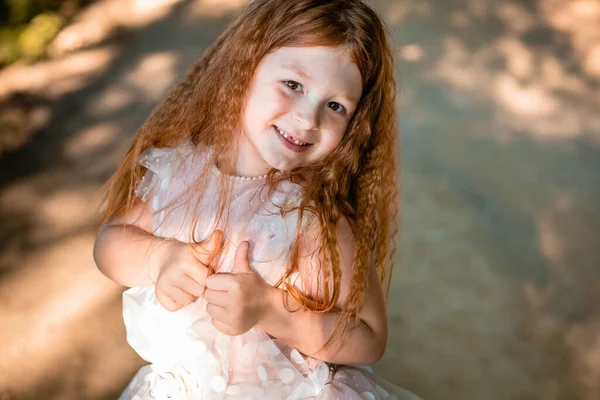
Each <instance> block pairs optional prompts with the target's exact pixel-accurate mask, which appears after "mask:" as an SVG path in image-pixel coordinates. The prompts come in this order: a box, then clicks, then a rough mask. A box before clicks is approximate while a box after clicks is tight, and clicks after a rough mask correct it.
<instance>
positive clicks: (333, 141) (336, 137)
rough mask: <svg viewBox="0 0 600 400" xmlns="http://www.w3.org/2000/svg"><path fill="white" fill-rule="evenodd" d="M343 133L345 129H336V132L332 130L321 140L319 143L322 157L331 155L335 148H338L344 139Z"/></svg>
mask: <svg viewBox="0 0 600 400" xmlns="http://www.w3.org/2000/svg"><path fill="white" fill-rule="evenodd" d="M344 133H345V129H341V128H338V129H337V130H334V131H333V132H331V133H330V134H329V135H326V136H325V137H324V138H323V140H322V141H321V150H322V156H323V157H324V156H326V155H328V154H330V153H332V152H333V151H334V150H335V149H336V147H338V146H339V144H340V143H341V141H342V138H343V137H344Z"/></svg>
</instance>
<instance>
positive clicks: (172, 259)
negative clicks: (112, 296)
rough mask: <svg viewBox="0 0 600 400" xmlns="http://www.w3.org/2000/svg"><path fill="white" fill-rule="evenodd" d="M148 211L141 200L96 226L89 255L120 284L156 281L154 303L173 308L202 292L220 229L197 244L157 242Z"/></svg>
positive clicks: (138, 284) (216, 246) (218, 242)
mask: <svg viewBox="0 0 600 400" xmlns="http://www.w3.org/2000/svg"><path fill="white" fill-rule="evenodd" d="M152 215H153V211H152V210H150V209H149V207H148V205H147V203H146V202H141V201H139V202H138V204H137V205H136V206H135V207H134V208H133V209H132V210H131V211H130V212H128V213H127V214H125V215H123V216H121V217H119V218H117V219H114V220H112V221H110V222H108V223H106V224H104V225H102V227H101V228H100V230H99V232H98V235H97V237H96V242H95V243H94V259H95V261H96V264H97V266H98V269H99V270H100V271H101V272H102V273H103V274H104V275H106V276H107V277H108V278H110V279H112V280H113V281H115V282H117V283H120V284H121V285H124V286H129V287H132V286H152V285H156V287H155V292H156V298H157V300H158V301H159V302H160V304H162V306H163V307H164V308H165V309H167V310H169V311H177V310H178V309H180V308H181V307H183V306H185V305H187V304H190V303H192V302H194V301H196V300H197V299H198V297H200V296H201V295H202V294H203V293H204V287H205V284H206V277H207V275H208V265H209V264H210V260H211V259H212V257H213V254H214V253H215V252H217V251H218V249H219V247H220V246H221V242H222V232H220V231H215V232H214V233H213V234H212V236H211V237H210V238H209V240H208V241H206V242H203V243H202V244H198V245H191V244H188V243H183V242H180V241H178V240H168V241H164V242H162V243H159V242H158V240H160V238H156V237H155V236H154V235H152V234H151V233H150V232H151V231H152ZM152 246H154V247H153V248H152ZM151 248H152V254H151V257H150V255H149V254H148V252H149V251H150V249H151Z"/></svg>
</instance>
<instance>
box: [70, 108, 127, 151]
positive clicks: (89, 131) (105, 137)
mask: <svg viewBox="0 0 600 400" xmlns="http://www.w3.org/2000/svg"><path fill="white" fill-rule="evenodd" d="M122 100H123V98H122V97H119V96H117V97H116V99H115V101H117V102H119V101H122ZM119 132H120V127H119V125H118V124H116V123H114V122H106V123H101V124H98V125H93V126H90V127H88V128H85V129H83V130H82V131H81V133H80V134H79V135H78V136H75V137H73V138H71V139H69V140H68V141H67V142H66V143H65V150H64V151H65V156H67V157H69V158H73V159H75V158H79V157H82V156H85V155H89V154H93V152H94V151H98V150H99V149H101V148H103V147H105V146H107V145H108V144H110V143H111V142H112V141H113V140H115V139H116V137H117V135H118V134H119Z"/></svg>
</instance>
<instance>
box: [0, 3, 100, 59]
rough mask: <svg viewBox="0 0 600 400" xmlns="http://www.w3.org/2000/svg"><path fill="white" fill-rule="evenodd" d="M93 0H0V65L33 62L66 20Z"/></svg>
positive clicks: (38, 57) (41, 56)
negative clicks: (19, 61)
mask: <svg viewBox="0 0 600 400" xmlns="http://www.w3.org/2000/svg"><path fill="white" fill-rule="evenodd" d="M92 1H93V0H0V67H2V66H3V65H6V64H10V63H12V62H15V61H17V60H19V59H24V60H26V61H35V60H38V59H40V58H43V57H44V56H45V55H46V48H47V46H48V44H49V43H50V42H51V41H52V39H53V38H54V37H55V36H56V34H57V33H58V32H59V31H60V29H61V28H62V27H63V26H64V25H65V23H66V22H67V20H68V19H69V18H70V17H71V16H72V15H73V14H74V13H75V12H76V11H77V10H78V9H79V8H81V7H82V6H84V5H86V4H88V3H91V2H92Z"/></svg>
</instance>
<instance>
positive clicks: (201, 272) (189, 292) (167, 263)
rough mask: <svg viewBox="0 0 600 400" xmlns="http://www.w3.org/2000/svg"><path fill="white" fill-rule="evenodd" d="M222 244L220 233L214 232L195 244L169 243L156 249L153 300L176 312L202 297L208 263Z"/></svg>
mask: <svg viewBox="0 0 600 400" xmlns="http://www.w3.org/2000/svg"><path fill="white" fill-rule="evenodd" d="M222 242H223V232H221V231H219V230H215V231H214V232H213V233H212V235H211V236H210V237H209V238H208V240H206V241H205V242H203V243H201V244H198V245H196V244H190V243H183V242H179V241H169V242H166V243H165V244H163V245H162V246H160V247H158V248H157V252H160V253H159V254H157V255H156V256H154V255H153V258H154V257H157V263H158V277H157V278H156V287H155V291H156V299H157V300H158V302H159V303H160V304H161V305H162V306H163V307H164V308H165V309H167V310H169V311H177V310H179V309H180V308H182V307H183V306H186V305H188V304H190V303H193V302H195V301H196V300H197V299H198V297H200V296H202V294H203V293H204V290H205V285H206V277H207V276H208V275H209V273H210V271H209V268H210V263H211V261H212V259H213V257H214V256H215V255H216V254H217V253H218V252H219V251H220V249H221V246H222Z"/></svg>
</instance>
